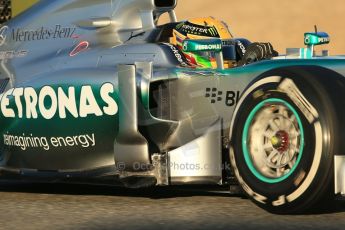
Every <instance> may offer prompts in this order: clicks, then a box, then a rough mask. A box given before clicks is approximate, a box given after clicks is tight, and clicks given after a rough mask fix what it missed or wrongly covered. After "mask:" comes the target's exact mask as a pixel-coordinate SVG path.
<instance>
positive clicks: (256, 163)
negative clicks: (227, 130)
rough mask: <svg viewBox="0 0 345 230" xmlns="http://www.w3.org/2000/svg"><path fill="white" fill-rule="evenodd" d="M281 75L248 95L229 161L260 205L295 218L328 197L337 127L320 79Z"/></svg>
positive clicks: (242, 104)
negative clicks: (297, 214)
mask: <svg viewBox="0 0 345 230" xmlns="http://www.w3.org/2000/svg"><path fill="white" fill-rule="evenodd" d="M272 76H276V75H272ZM278 76H279V75H278ZM280 76H284V77H264V78H262V79H261V80H259V81H257V82H256V83H254V84H253V85H252V86H251V87H249V88H248V90H247V91H246V92H245V93H244V94H243V97H242V99H241V100H240V102H239V105H238V107H237V108H238V109H237V112H236V113H235V118H234V121H233V128H232V130H233V132H232V134H231V135H232V138H231V148H230V160H231V164H232V166H233V169H234V172H235V175H236V177H237V179H238V181H239V183H240V185H241V186H242V188H243V190H244V191H245V193H246V194H247V195H248V196H249V197H250V198H251V199H252V200H253V201H254V202H255V203H256V204H257V205H259V206H260V207H262V208H264V209H266V210H268V211H270V212H273V213H280V214H288V213H291V214H294V213H301V212H305V211H306V210H308V209H310V208H311V207H313V206H314V205H315V204H317V203H318V202H319V201H320V199H321V198H322V197H325V196H327V195H329V194H327V195H326V193H327V191H329V190H330V189H329V188H330V187H331V186H332V183H333V158H334V157H333V156H334V153H335V152H336V151H337V150H336V146H338V144H337V143H338V140H337V139H336V137H337V135H336V133H337V127H336V126H335V123H336V122H335V121H336V118H335V112H334V108H333V106H332V102H331V100H330V99H329V97H328V96H327V93H326V92H325V90H324V89H323V87H322V86H321V85H320V84H319V83H318V82H317V81H316V80H312V79H309V78H308V79H306V78H303V77H302V76H300V75H295V74H284V75H282V74H281V73H280Z"/></svg>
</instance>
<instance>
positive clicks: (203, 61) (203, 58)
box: [170, 17, 233, 68]
mask: <svg viewBox="0 0 345 230" xmlns="http://www.w3.org/2000/svg"><path fill="white" fill-rule="evenodd" d="M210 38H219V39H221V40H222V41H223V42H224V41H227V40H231V39H232V38H233V36H232V34H231V32H230V30H229V28H228V26H227V24H226V23H225V22H223V21H219V20H217V19H215V18H213V17H204V18H195V19H191V20H188V21H183V22H181V23H179V24H178V25H177V26H176V27H175V28H174V29H173V37H172V38H171V41H170V42H171V43H172V44H173V45H175V46H176V47H177V48H178V49H179V50H180V52H181V53H183V55H184V56H185V58H186V60H187V62H188V64H189V65H190V66H192V67H195V68H198V67H200V68H216V67H217V64H216V57H215V52H210V51H208V52H205V51H202V52H185V51H184V50H183V47H182V46H183V41H185V40H186V39H193V40H196V39H210ZM224 66H225V67H229V63H227V60H225V61H224Z"/></svg>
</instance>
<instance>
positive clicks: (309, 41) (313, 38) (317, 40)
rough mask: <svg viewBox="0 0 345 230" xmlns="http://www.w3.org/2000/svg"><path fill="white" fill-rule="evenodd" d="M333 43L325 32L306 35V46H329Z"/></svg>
mask: <svg viewBox="0 0 345 230" xmlns="http://www.w3.org/2000/svg"><path fill="white" fill-rule="evenodd" d="M330 41H331V39H330V37H329V35H328V34H327V33H325V32H317V33H305V34H304V44H305V45H307V46H317V45H324V44H328V43H329V42H330Z"/></svg>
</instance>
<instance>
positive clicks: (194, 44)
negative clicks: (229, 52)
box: [182, 39, 224, 69]
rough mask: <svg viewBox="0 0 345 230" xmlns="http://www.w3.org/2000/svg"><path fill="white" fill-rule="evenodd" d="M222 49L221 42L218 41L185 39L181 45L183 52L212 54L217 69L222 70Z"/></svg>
mask: <svg viewBox="0 0 345 230" xmlns="http://www.w3.org/2000/svg"><path fill="white" fill-rule="evenodd" d="M222 48H223V45H222V40H220V39H195V40H193V39H187V40H185V41H183V43H182V49H183V51H184V52H214V53H215V56H216V61H217V68H218V69H224V57H223V52H222Z"/></svg>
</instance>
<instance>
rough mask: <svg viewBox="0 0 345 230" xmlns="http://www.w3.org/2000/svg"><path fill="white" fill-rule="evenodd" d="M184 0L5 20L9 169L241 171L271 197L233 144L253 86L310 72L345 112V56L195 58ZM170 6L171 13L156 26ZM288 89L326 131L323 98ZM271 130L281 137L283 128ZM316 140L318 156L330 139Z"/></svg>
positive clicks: (144, 176) (166, 178) (4, 117)
mask: <svg viewBox="0 0 345 230" xmlns="http://www.w3.org/2000/svg"><path fill="white" fill-rule="evenodd" d="M175 6H176V1H175V0H169V1H163V0H162V1H159V0H97V1H95V0H92V1H89V0H73V1H70V0H59V1H51V0H49V1H48V0H44V1H40V2H39V3H38V4H36V5H35V6H33V7H32V8H30V9H29V10H28V11H26V12H24V13H23V14H21V15H19V16H18V17H16V18H14V19H13V20H11V21H9V22H7V23H6V24H3V25H2V27H1V29H0V62H1V64H0V71H1V72H0V73H1V74H0V93H1V97H0V98H1V113H0V122H1V123H0V124H1V126H0V132H1V136H0V167H1V168H0V170H1V175H0V177H3V178H6V179H8V178H10V179H21V180H22V179H27V180H31V181H47V182H51V181H62V182H86V183H106V184H116V185H121V186H127V187H145V186H152V185H176V184H219V185H222V184H227V183H228V182H229V180H231V179H232V178H233V177H234V175H235V176H236V180H237V181H238V182H239V184H240V185H241V186H242V188H243V189H244V190H245V192H246V193H247V194H249V195H250V196H251V197H252V198H253V199H254V200H255V201H256V202H260V201H263V200H264V201H266V200H270V198H269V197H268V196H267V197H265V196H263V195H262V194H263V193H259V192H258V193H257V192H254V191H253V189H252V186H248V184H249V183H248V182H246V180H245V179H243V178H242V174H241V169H239V170H237V168H238V167H241V166H240V165H237V163H236V162H238V161H236V160H235V156H233V155H232V154H230V157H229V154H228V153H229V150H230V152H236V146H234V143H236V141H233V139H234V136H239V135H240V134H239V128H238V127H237V123H239V122H237V121H238V120H241V119H240V117H241V115H242V114H243V113H244V110H243V105H244V104H245V103H246V99H247V97H249V95H251V93H252V92H253V90H254V91H255V89H256V87H259V86H261V85H262V84H266V83H268V82H274V81H271V80H272V79H275V80H277V79H278V80H277V84H278V86H277V87H278V88H277V89H279V90H278V91H281V92H300V91H302V92H303V90H304V88H301V85H299V84H298V83H296V82H298V80H296V81H294V82H293V83H291V82H290V83H286V82H287V81H284V80H283V79H284V77H285V76H284V74H283V73H286V72H288V73H289V76H290V75H295V76H296V75H303V77H304V76H305V74H306V73H308V74H310V75H313V76H315V79H317V80H315V81H317V82H318V84H320V85H323V86H322V87H324V88H323V91H322V92H326V93H327V95H328V96H327V97H328V98H329V100H330V101H333V102H334V106H332V108H333V109H334V111H335V113H336V115H335V117H337V118H339V117H341V116H342V115H343V113H344V112H343V111H342V109H343V103H344V102H343V101H342V99H343V98H345V95H344V93H342V91H343V90H344V85H345V79H344V77H343V76H345V59H344V58H342V57H319V58H317V57H314V58H299V57H293V56H280V57H278V58H274V59H272V60H264V61H260V62H256V63H254V64H250V65H246V66H243V67H235V68H232V69H222V68H219V69H192V68H188V67H184V65H183V64H184V63H183V59H182V58H181V56H180V54H179V53H178V52H177V50H176V48H175V47H174V46H172V45H170V44H169V43H168V42H169V37H170V36H171V31H172V28H173V26H174V25H176V22H177V20H176V15H175V13H174V8H175ZM163 13H168V14H169V17H170V20H171V23H168V24H166V25H162V26H157V21H158V19H159V17H160V16H161V14H163ZM181 66H182V67H181ZM326 77H327V80H326ZM267 79H269V80H267ZM291 79H293V80H294V78H293V77H291ZM279 82H280V83H279ZM306 84H307V83H306ZM284 87H285V88H284ZM307 87H308V86H307ZM332 87H334V88H332ZM256 91H257V92H260V90H256ZM319 92H321V91H319ZM254 95H256V94H254ZM286 95H288V96H289V97H290V99H289V100H290V101H291V102H290V104H293V102H294V103H295V104H296V110H297V113H298V114H302V115H303V117H306V119H305V121H304V120H303V119H301V120H302V121H301V125H302V123H303V124H304V122H305V123H308V121H311V122H310V124H315V127H316V128H315V130H316V131H311V134H310V135H311V136H316V137H318V132H317V130H318V129H317V127H318V122H317V120H318V118H319V117H322V116H321V115H320V114H321V113H320V112H319V110H318V108H316V107H315V103H313V102H309V101H308V100H307V99H305V98H304V96H303V95H302V93H301V95H302V96H303V97H302V96H299V93H296V94H294V95H290V94H289V93H286ZM339 97H342V99H341V100H340V98H339ZM254 98H256V97H254ZM296 98H297V99H296ZM303 98H304V99H305V100H304V99H303ZM336 98H339V100H338V101H336V100H334V99H336ZM308 99H309V98H308ZM298 100H300V101H302V102H298ZM313 104H314V105H313ZM286 107H288V108H290V107H289V106H288V105H287V106H286ZM314 110H315V111H317V112H316V113H313V112H311V111H314ZM332 111H333V110H332ZM292 112H294V110H292ZM302 115H301V116H302ZM308 118H310V119H308ZM320 124H321V125H320V126H322V124H323V123H322V121H320ZM342 126H344V125H343V124H339V127H340V128H339V129H341V127H342ZM327 128H328V126H325V127H324V126H322V132H324V131H325V130H326V129H327ZM313 130H314V129H313ZM332 130H333V129H330V133H331V132H333V131H332ZM249 132H250V130H249ZM334 132H335V131H334ZM306 136H308V135H307V134H306ZM270 138H271V142H272V145H273V146H276V145H275V144H276V138H277V135H276V136H273V137H270ZM315 140H318V139H317V138H316V139H315ZM298 143H299V145H300V147H301V145H303V143H302V142H301V141H299V142H298ZM301 143H302V144H301ZM306 143H307V142H306ZM315 143H317V141H315ZM315 146H316V147H315V149H316V150H315V157H314V160H315V162H317V160H316V158H317V157H318V155H317V153H316V152H317V150H318V148H321V149H322V146H317V145H315ZM282 147H285V146H280V148H282ZM234 149H235V150H234ZM321 149H320V151H321ZM335 149H336V150H337V151H339V152H333V153H332V154H334V156H332V159H334V158H335V159H336V160H335V167H332V169H333V168H335V179H334V181H335V182H336V183H335V189H336V193H342V194H344V193H345V183H344V180H345V160H344V156H343V155H342V154H345V152H344V151H343V152H341V150H342V149H343V147H342V146H340V147H339V148H335ZM311 152H313V151H311ZM320 154H321V153H320ZM320 157H321V155H320ZM230 158H234V159H232V160H231V159H230ZM320 159H321V158H320ZM314 160H313V161H312V162H314ZM302 161H303V159H302ZM230 162H231V163H232V166H230ZM316 165H317V164H316V163H315V166H314V163H313V165H311V166H308V167H307V166H306V168H308V170H306V171H304V174H303V173H302V171H303V170H301V173H299V174H298V175H297V176H296V177H295V178H299V179H298V180H297V179H295V180H294V181H295V183H296V186H297V187H299V188H300V187H303V186H307V185H306V184H307V181H308V180H311V179H310V178H313V176H312V175H314V176H315V177H316V173H317V172H316V171H317V168H313V167H316ZM315 170H316V171H315ZM329 170H331V168H329ZM290 171H293V170H292V169H290ZM309 171H310V173H309ZM327 172H328V171H327ZM313 173H314V174H313ZM254 174H255V173H254ZM309 177H310V178H309ZM299 180H300V181H299ZM272 183H273V182H272ZM310 183H311V182H310ZM274 196H277V194H275V195H274ZM287 197H289V196H287ZM277 198H279V199H280V198H281V196H277ZM272 199H273V198H272ZM275 199H276V198H274V199H273V200H272V202H271V200H270V201H269V202H264V203H270V204H271V203H273V204H274V202H275V201H276V200H275ZM291 200H293V199H291ZM261 203H262V202H261ZM283 204H284V203H283ZM303 208H304V206H303Z"/></svg>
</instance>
